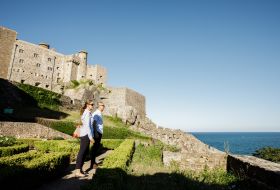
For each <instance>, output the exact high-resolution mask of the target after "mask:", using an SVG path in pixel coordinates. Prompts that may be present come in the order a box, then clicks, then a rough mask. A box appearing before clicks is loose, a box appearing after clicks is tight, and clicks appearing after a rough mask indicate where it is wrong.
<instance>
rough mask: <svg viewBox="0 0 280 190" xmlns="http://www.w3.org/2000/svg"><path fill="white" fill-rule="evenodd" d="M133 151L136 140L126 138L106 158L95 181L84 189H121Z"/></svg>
mask: <svg viewBox="0 0 280 190" xmlns="http://www.w3.org/2000/svg"><path fill="white" fill-rule="evenodd" d="M133 151H134V140H130V139H126V140H125V141H124V142H122V143H121V144H120V146H119V147H118V148H116V149H115V150H114V151H113V152H112V153H111V154H109V155H108V156H107V157H106V158H105V160H104V161H103V164H102V166H101V167H100V168H98V170H97V171H96V174H95V177H94V180H93V182H92V183H91V184H89V185H87V186H85V187H84V189H121V185H122V183H123V179H124V177H125V175H126V170H127V167H128V163H129V162H130V160H131V157H132V154H133Z"/></svg>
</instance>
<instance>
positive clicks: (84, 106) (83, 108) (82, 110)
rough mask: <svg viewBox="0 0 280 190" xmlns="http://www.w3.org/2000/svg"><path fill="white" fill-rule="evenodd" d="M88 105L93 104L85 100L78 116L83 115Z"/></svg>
mask: <svg viewBox="0 0 280 190" xmlns="http://www.w3.org/2000/svg"><path fill="white" fill-rule="evenodd" d="M90 103H93V101H92V100H87V101H85V103H84V105H83V107H82V108H81V110H80V114H81V115H83V113H84V111H85V109H86V108H87V105H88V104H90Z"/></svg>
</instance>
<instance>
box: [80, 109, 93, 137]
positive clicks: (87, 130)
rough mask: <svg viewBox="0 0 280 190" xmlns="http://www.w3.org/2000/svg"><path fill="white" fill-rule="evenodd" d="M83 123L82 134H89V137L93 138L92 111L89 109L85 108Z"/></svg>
mask: <svg viewBox="0 0 280 190" xmlns="http://www.w3.org/2000/svg"><path fill="white" fill-rule="evenodd" d="M81 120H82V123H83V125H82V126H81V128H80V136H81V137H84V136H86V135H88V138H89V139H91V140H92V139H93V137H92V136H93V135H92V134H93V128H92V122H91V112H90V111H89V110H88V109H85V111H84V113H83V115H82V117H81Z"/></svg>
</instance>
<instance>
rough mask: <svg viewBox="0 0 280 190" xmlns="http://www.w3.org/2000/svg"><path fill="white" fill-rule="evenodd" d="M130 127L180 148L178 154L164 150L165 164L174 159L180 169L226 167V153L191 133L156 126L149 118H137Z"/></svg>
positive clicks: (196, 169) (197, 169)
mask: <svg viewBox="0 0 280 190" xmlns="http://www.w3.org/2000/svg"><path fill="white" fill-rule="evenodd" d="M131 129H133V130H135V131H138V132H141V133H144V134H146V135H148V136H151V137H152V138H154V139H158V140H160V141H162V142H164V143H166V144H169V145H174V146H177V147H178V148H180V149H181V151H180V153H179V154H180V156H178V154H176V155H174V154H173V155H171V153H167V152H166V154H165V155H164V156H167V158H164V157H163V159H164V160H165V164H166V165H168V164H169V162H170V161H172V160H174V161H177V162H178V164H179V166H180V168H181V169H188V170H195V171H199V170H203V169H205V168H209V169H214V168H217V167H218V168H224V169H225V168H226V157H227V155H226V153H224V152H222V151H219V150H217V149H215V148H213V147H211V146H209V145H206V144H204V143H203V142H201V141H200V140H198V139H197V138H195V137H194V136H193V135H192V134H189V133H185V132H183V131H181V130H174V129H168V128H162V127H157V126H156V125H155V124H154V123H153V122H152V121H151V120H150V119H149V118H137V120H136V123H135V125H133V126H131ZM172 157H174V159H172Z"/></svg>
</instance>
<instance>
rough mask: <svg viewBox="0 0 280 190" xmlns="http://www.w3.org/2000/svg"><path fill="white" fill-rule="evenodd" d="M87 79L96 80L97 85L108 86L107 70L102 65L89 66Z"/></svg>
mask: <svg viewBox="0 0 280 190" xmlns="http://www.w3.org/2000/svg"><path fill="white" fill-rule="evenodd" d="M86 78H88V79H91V80H94V81H95V82H96V83H97V84H103V85H106V83H107V70H106V68H104V67H102V66H100V65H88V66H87V76H86Z"/></svg>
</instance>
